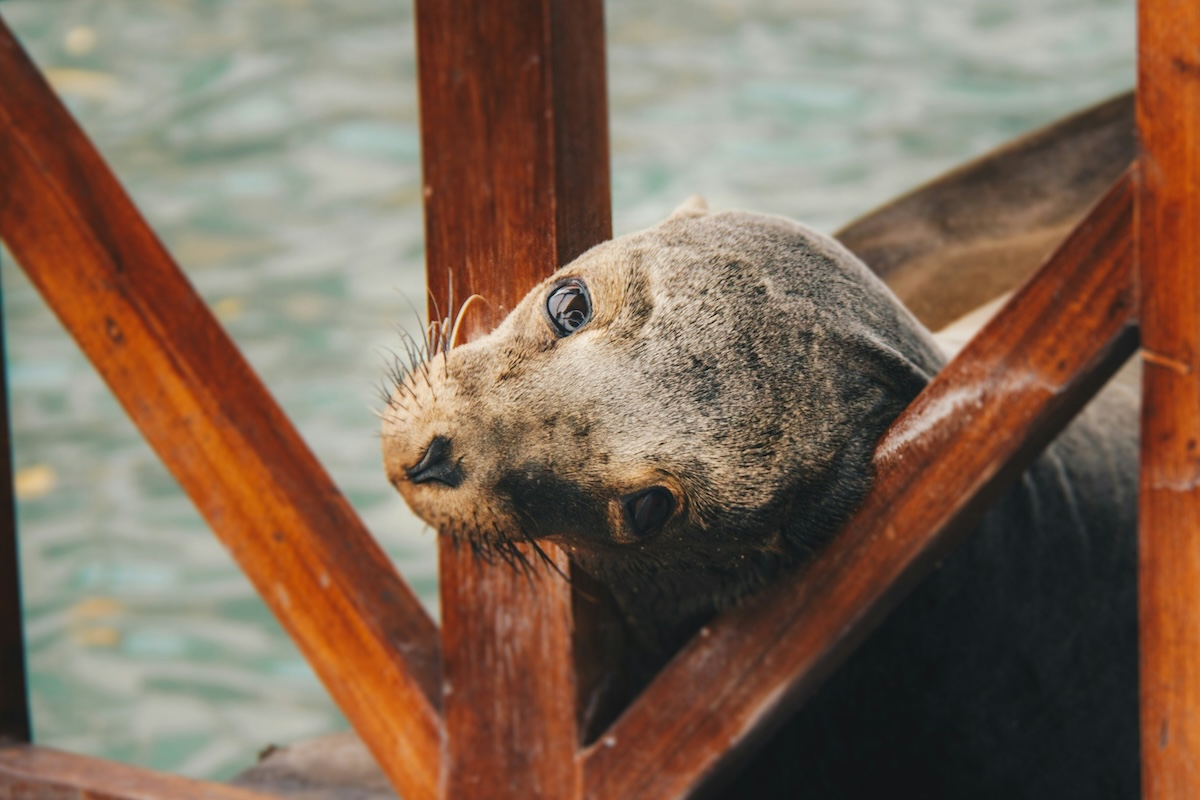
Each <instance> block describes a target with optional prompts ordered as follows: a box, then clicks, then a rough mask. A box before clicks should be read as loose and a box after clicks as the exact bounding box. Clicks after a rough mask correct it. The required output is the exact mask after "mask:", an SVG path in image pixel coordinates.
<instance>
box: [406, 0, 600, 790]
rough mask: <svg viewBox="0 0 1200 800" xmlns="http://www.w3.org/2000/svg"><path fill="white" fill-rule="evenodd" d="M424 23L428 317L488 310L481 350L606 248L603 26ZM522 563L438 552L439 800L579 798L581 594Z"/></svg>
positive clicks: (548, 6) (474, 6)
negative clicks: (442, 727)
mask: <svg viewBox="0 0 1200 800" xmlns="http://www.w3.org/2000/svg"><path fill="white" fill-rule="evenodd" d="M416 18H417V40H418V47H417V52H418V63H419V75H420V97H421V123H422V148H423V157H424V170H425V171H424V178H425V220H426V252H427V271H428V279H429V287H430V291H431V295H432V297H433V299H434V301H435V302H434V303H433V304H432V305H433V306H434V309H431V310H434V313H435V314H436V313H438V312H439V311H440V312H441V313H443V314H445V313H448V311H449V310H451V306H452V305H454V302H452V301H451V297H450V294H451V286H452V287H453V294H454V298H455V302H461V300H462V299H463V298H465V297H467V296H468V295H470V294H479V295H482V296H483V297H484V298H485V300H486V301H487V302H486V305H484V304H476V305H475V306H473V307H472V308H473V311H472V313H471V314H469V315H468V317H467V318H466V319H465V320H464V323H463V324H464V330H465V331H466V333H467V338H470V337H471V336H473V335H475V334H478V333H480V332H483V331H486V330H488V329H490V328H491V326H492V325H494V324H495V323H496V322H498V321H499V320H500V319H502V318H503V316H504V315H505V314H506V313H507V312H508V311H509V310H510V309H511V308H512V307H513V306H514V305H515V304H516V303H517V302H518V301H519V300H520V298H521V297H522V296H523V295H524V294H525V292H527V291H528V290H529V288H531V287H532V286H533V285H534V284H535V283H537V282H538V281H540V280H541V279H542V278H544V277H545V276H546V275H548V274H550V273H551V272H552V271H554V270H555V269H557V268H558V267H559V266H560V265H562V264H564V263H566V262H567V261H569V260H571V259H572V258H574V257H575V256H576V255H578V254H579V253H580V252H582V251H583V250H584V249H586V248H587V247H590V246H591V245H593V244H596V243H598V242H601V241H603V240H605V239H607V238H609V236H610V235H611V228H610V200H609V187H608V137H607V121H606V104H605V93H604V92H605V88H604V39H603V31H604V25H603V9H602V5H601V3H600V0H584V1H582V2H576V3H571V4H565V3H558V2H554V0H494V2H489V3H472V2H467V1H466V0H420V2H418V3H417V6H416ZM546 550H547V551H548V553H549V556H550V558H551V559H553V561H554V563H555V564H556V565H557V566H558V568H559V569H560V570H563V571H564V572H565V571H566V570H567V560H566V558H565V557H564V555H563V554H562V553H561V552H560V551H558V550H556V549H554V548H552V547H549V546H547V547H546ZM526 555H527V557H528V559H529V561H530V562H531V564H532V565H533V566H532V568H531V570H530V574H529V575H528V576H525V575H522V574H520V573H517V572H514V571H513V570H511V569H510V568H509V567H508V566H506V565H505V564H498V565H489V564H486V563H481V562H480V561H479V560H478V559H477V558H475V557H473V556H472V554H471V553H470V551H469V549H464V550H461V551H460V550H458V549H457V548H456V547H455V545H454V544H453V543H451V542H449V541H443V542H442V545H441V567H440V576H441V585H442V622H443V625H442V630H443V636H442V646H443V653H444V662H445V681H446V687H445V691H446V694H445V699H444V708H445V722H446V736H447V741H446V755H445V758H444V763H443V784H442V797H445V798H455V799H456V800H458V799H460V798H489V800H490V799H493V798H494V799H495V800H501V799H502V798H542V797H544V798H564V799H565V798H570V797H576V796H577V794H578V788H579V781H578V774H577V771H576V767H575V760H574V755H575V752H576V749H577V746H578V741H579V736H580V727H579V723H578V722H577V719H576V714H577V696H578V695H584V696H587V695H589V694H590V692H591V690H590V689H589V687H587V686H583V685H579V684H578V683H577V681H576V677H575V670H574V665H573V663H572V662H573V649H574V647H575V646H576V643H575V642H574V641H573V638H574V637H573V630H574V623H573V618H572V605H573V604H572V597H571V588H570V586H569V585H568V584H567V583H566V582H565V581H563V580H562V579H561V578H560V577H559V576H558V575H556V574H555V573H554V572H553V571H551V570H548V569H547V568H546V567H545V566H544V565H543V564H542V563H541V562H540V561H539V559H538V557H537V556H536V555H535V554H534V553H533V552H531V551H529V550H528V549H527V550H526ZM580 627H581V629H589V628H591V627H594V626H580Z"/></svg>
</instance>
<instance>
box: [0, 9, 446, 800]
mask: <svg viewBox="0 0 1200 800" xmlns="http://www.w3.org/2000/svg"><path fill="white" fill-rule="evenodd" d="M0 75H2V76H3V79H2V80H0V236H2V237H3V238H4V240H5V242H6V243H7V244H8V246H9V248H10V249H11V250H12V252H13V255H14V256H15V257H16V259H17V261H18V263H20V265H21V266H22V268H24V270H25V271H26V273H27V274H28V275H29V277H30V279H31V280H32V281H33V283H34V284H35V285H36V286H37V288H38V289H39V291H40V292H41V293H42V295H43V297H44V298H45V299H46V301H47V303H48V304H49V305H50V306H51V308H53V309H54V311H55V313H56V314H58V316H59V318H60V319H61V320H62V322H63V324H64V325H65V326H66V328H67V329H68V330H69V331H70V332H71V334H72V335H73V336H74V337H75V340H76V341H77V342H78V343H79V345H80V346H81V347H82V349H83V350H84V352H85V353H86V354H87V355H88V357H89V358H90V359H91V361H92V363H93V364H95V365H96V368H97V369H98V370H99V372H100V374H101V375H102V376H103V377H104V378H105V380H106V381H107V382H108V385H109V386H110V387H111V388H112V390H113V392H114V394H115V395H116V396H117V398H118V400H120V402H121V403H122V405H123V406H124V407H125V409H126V411H127V412H128V413H129V415H130V417H131V418H132V419H133V420H134V422H135V423H136V424H137V425H138V427H139V428H140V429H141V431H142V434H143V435H144V436H145V437H146V440H147V441H148V442H149V443H150V444H151V445H152V446H153V447H154V448H155V450H156V451H157V452H158V454H159V456H160V457H161V458H162V459H163V462H164V463H165V464H166V465H167V466H168V468H169V469H170V470H171V472H172V473H173V474H174V475H175V477H176V478H177V479H178V480H179V482H180V483H181V484H182V486H183V487H184V489H185V490H186V491H187V492H188V494H189V495H190V496H191V498H192V500H193V502H195V503H196V506H197V507H198V508H199V509H200V511H201V513H202V514H203V515H204V517H205V518H206V519H207V520H208V522H209V524H210V525H211V526H212V527H213V530H214V531H215V532H216V533H217V535H218V536H219V537H220V538H221V539H222V541H223V542H224V543H225V544H226V546H227V547H228V548H229V549H230V551H231V552H232V553H233V555H234V557H235V558H236V559H237V561H238V563H239V564H240V565H241V567H242V569H243V570H244V571H245V572H246V574H247V576H249V578H250V579H251V581H252V582H253V583H254V585H255V586H256V588H257V589H258V591H259V593H260V594H261V595H262V597H263V599H264V600H265V601H266V603H267V604H268V605H269V606H270V607H271V609H272V611H274V613H275V615H276V616H277V617H278V618H279V620H280V621H281V622H282V624H283V625H284V627H285V628H286V629H287V630H288V632H289V633H290V634H291V636H292V638H293V640H294V641H296V643H297V644H298V645H299V647H300V649H301V650H302V651H303V653H304V655H305V656H306V658H307V659H308V661H309V663H310V664H311V665H312V666H313V668H314V670H315V671H316V673H317V674H318V675H319V676H320V677H321V679H322V680H323V681H324V683H325V686H326V687H327V688H328V689H329V692H330V693H331V694H332V695H333V697H334V699H335V700H336V701H337V702H338V704H339V705H340V706H341V708H342V710H343V711H344V712H345V713H346V715H347V717H349V718H350V720H351V722H352V723H353V724H354V725H355V727H356V729H357V730H358V732H359V733H360V734H361V735H362V737H363V739H364V740H365V741H366V742H367V743H368V745H369V746H370V747H371V749H372V751H373V752H374V754H375V756H376V758H378V759H379V761H380V763H381V764H382V765H383V767H384V768H385V770H386V771H387V772H388V774H389V776H390V777H391V779H392V781H393V782H394V783H395V785H396V786H397V788H399V789H400V790H401V792H402V793H403V794H404V795H405V796H406V797H407V798H408V800H422V798H429V797H432V796H433V795H434V794H435V791H436V785H437V776H438V762H439V754H440V742H441V731H440V725H439V719H438V715H437V704H438V695H439V693H440V683H439V681H438V674H439V672H438V660H439V647H438V641H437V632H436V628H435V627H434V625H433V623H432V622H431V620H430V619H429V617H428V615H427V614H426V613H425V612H424V610H423V609H422V607H421V605H420V603H419V602H418V601H417V598H416V596H415V595H414V594H413V593H412V592H411V591H410V590H409V588H408V586H406V585H405V583H404V582H403V581H402V580H401V579H400V577H399V575H397V573H396V571H395V568H394V567H393V566H392V564H391V562H390V561H389V560H388V558H387V556H386V555H385V554H384V552H383V551H382V549H380V548H379V546H378V545H377V544H376V543H375V542H374V541H373V540H372V539H371V537H370V535H369V534H368V533H367V531H366V529H365V528H364V527H363V525H362V523H361V522H360V521H359V519H358V518H357V516H356V515H355V514H354V512H353V510H352V509H351V508H350V505H349V504H348V503H347V502H346V499H345V498H344V497H343V496H342V494H341V493H340V492H339V491H338V490H337V488H336V487H335V486H334V485H333V483H332V482H331V481H330V480H329V478H328V476H327V475H326V474H325V472H324V471H323V470H322V469H321V467H320V465H318V463H317V462H316V460H315V458H314V457H313V455H312V453H311V452H310V451H309V450H308V448H307V447H306V446H305V445H304V443H303V441H302V440H301V439H300V437H299V435H298V434H297V433H296V431H295V430H294V429H293V428H292V426H291V424H290V423H289V422H288V420H287V419H286V418H285V417H284V415H283V412H282V411H281V410H280V409H279V407H278V406H277V405H276V404H275V402H274V401H273V400H272V399H271V397H270V395H269V394H268V393H267V391H266V389H265V388H264V387H263V386H262V384H261V383H260V382H259V380H258V377H257V376H256V375H255V374H254V373H253V371H252V370H251V369H250V367H249V366H248V365H247V364H246V362H245V360H244V359H243V358H242V357H241V355H240V354H239V353H238V352H237V349H236V348H235V347H234V345H233V343H232V342H231V341H230V340H229V338H228V337H227V336H226V334H225V333H224V331H223V330H222V329H221V327H220V326H219V325H218V324H217V322H216V320H215V319H214V317H213V316H212V314H211V313H210V312H209V311H208V309H207V308H206V307H205V305H204V303H203V302H202V301H201V300H200V299H199V297H198V296H197V295H196V293H195V291H194V290H193V289H192V287H191V286H190V285H189V284H188V281H187V279H186V278H185V277H184V275H183V273H181V272H180V271H179V269H178V267H177V266H176V265H175V264H174V262H173V261H172V260H171V257H170V256H169V255H168V253H167V252H166V250H165V249H164V248H163V247H162V245H161V243H160V242H159V241H158V240H157V238H155V236H154V234H153V233H152V232H151V231H150V229H149V228H148V227H147V226H146V224H145V222H144V221H143V220H142V219H141V218H140V216H139V215H138V213H137V211H136V209H135V208H134V207H133V205H132V203H131V202H130V200H129V198H128V197H127V196H126V194H125V193H124V192H123V191H122V190H121V188H120V186H119V184H118V183H117V181H116V180H115V178H114V177H113V176H112V174H111V172H110V171H109V170H108V168H107V167H106V166H105V165H104V163H103V161H102V160H101V158H100V157H99V155H98V154H97V153H96V152H95V150H94V148H93V147H92V146H91V144H90V143H89V142H88V141H87V138H86V137H85V136H84V134H83V132H82V131H81V130H80V129H79V127H78V126H77V125H76V124H75V122H74V120H72V119H71V117H70V115H69V114H68V113H67V111H66V109H65V108H64V107H63V106H62V104H61V103H60V102H59V101H58V100H57V98H55V97H54V94H53V92H52V91H51V89H50V88H49V86H47V85H46V83H45V81H44V80H43V79H42V77H41V76H40V75H39V74H38V73H37V70H36V69H35V68H34V66H33V65H32V64H31V63H30V61H29V60H28V58H27V57H26V56H25V54H24V53H22V52H21V50H20V47H19V46H18V45H17V43H16V41H15V40H14V39H13V37H12V35H11V34H10V33H9V32H8V30H7V29H6V28H4V27H3V25H2V24H0Z"/></svg>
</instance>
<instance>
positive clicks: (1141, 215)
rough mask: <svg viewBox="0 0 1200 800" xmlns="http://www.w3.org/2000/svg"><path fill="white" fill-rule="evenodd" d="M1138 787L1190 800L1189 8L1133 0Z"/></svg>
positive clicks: (1192, 263)
mask: <svg viewBox="0 0 1200 800" xmlns="http://www.w3.org/2000/svg"><path fill="white" fill-rule="evenodd" d="M1138 26H1139V39H1140V41H1139V50H1140V56H1139V63H1138V126H1139V129H1140V132H1141V138H1142V147H1143V152H1142V156H1141V162H1140V163H1141V166H1140V178H1139V180H1140V191H1139V195H1138V201H1137V218H1138V223H1137V232H1138V259H1139V262H1140V269H1141V286H1142V313H1141V320H1142V347H1143V359H1144V362H1145V372H1144V379H1143V401H1142V481H1141V500H1140V503H1141V505H1140V516H1141V530H1140V534H1139V536H1140V544H1139V546H1140V554H1139V561H1140V574H1139V581H1140V582H1139V589H1140V619H1139V624H1140V636H1141V704H1142V721H1141V724H1142V771H1143V774H1142V784H1143V795H1144V797H1146V798H1148V799H1149V800H1154V799H1155V798H1162V799H1163V800H1165V799H1166V798H1179V797H1200V5H1197V4H1196V3H1195V2H1176V0H1141V3H1140V4H1139V19H1138Z"/></svg>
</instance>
